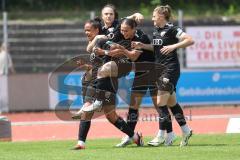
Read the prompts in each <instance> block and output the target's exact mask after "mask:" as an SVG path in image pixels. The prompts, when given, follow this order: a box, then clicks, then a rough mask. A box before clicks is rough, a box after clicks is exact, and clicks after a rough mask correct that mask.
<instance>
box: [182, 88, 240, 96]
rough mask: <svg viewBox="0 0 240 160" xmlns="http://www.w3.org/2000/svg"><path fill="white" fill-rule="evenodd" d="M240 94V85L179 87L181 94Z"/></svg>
mask: <svg viewBox="0 0 240 160" xmlns="http://www.w3.org/2000/svg"><path fill="white" fill-rule="evenodd" d="M236 94H240V87H236V88H235V87H234V88H233V87H224V88H218V87H214V88H210V87H208V88H199V87H196V88H184V87H180V88H179V95H180V96H216V95H236Z"/></svg>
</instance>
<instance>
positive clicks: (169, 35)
mask: <svg viewBox="0 0 240 160" xmlns="http://www.w3.org/2000/svg"><path fill="white" fill-rule="evenodd" d="M182 33H183V30H182V29H181V28H179V27H177V26H174V25H173V24H171V23H167V24H166V25H165V26H164V27H163V28H155V29H154V32H153V41H152V44H153V46H154V54H155V61H156V62H157V63H161V64H164V65H169V64H172V63H175V64H179V61H178V56H177V51H176V50H174V51H173V52H172V53H169V54H167V55H163V54H162V53H161V52H160V49H161V48H162V47H163V46H167V45H172V44H175V43H177V42H178V37H179V36H180V35H181V34H182Z"/></svg>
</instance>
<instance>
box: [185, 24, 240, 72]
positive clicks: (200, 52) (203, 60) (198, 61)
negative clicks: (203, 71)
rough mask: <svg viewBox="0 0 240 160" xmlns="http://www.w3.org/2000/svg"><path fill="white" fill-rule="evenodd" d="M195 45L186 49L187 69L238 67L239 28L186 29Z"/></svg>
mask: <svg viewBox="0 0 240 160" xmlns="http://www.w3.org/2000/svg"><path fill="white" fill-rule="evenodd" d="M187 33H188V34H190V35H192V36H193V39H194V41H195V44H194V45H192V46H190V47H188V48H187V49H186V55H187V56H186V57H187V66H188V67H201V68H202V67H236V66H240V26H215V27H211V26H209V27H188V28H187Z"/></svg>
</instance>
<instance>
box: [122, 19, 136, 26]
mask: <svg viewBox="0 0 240 160" xmlns="http://www.w3.org/2000/svg"><path fill="white" fill-rule="evenodd" d="M123 23H125V24H127V25H128V26H130V27H131V28H132V29H133V28H136V27H137V22H136V21H135V20H134V19H129V18H125V19H123V20H122V22H121V24H123Z"/></svg>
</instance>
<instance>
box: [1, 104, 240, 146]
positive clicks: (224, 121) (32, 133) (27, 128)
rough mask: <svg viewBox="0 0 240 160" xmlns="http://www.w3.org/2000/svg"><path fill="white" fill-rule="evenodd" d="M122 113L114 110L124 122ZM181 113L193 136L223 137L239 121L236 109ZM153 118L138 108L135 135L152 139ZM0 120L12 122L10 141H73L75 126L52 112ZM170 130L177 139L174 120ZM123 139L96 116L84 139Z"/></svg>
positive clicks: (155, 125) (199, 109) (239, 111)
mask: <svg viewBox="0 0 240 160" xmlns="http://www.w3.org/2000/svg"><path fill="white" fill-rule="evenodd" d="M126 112H127V110H126V109H119V110H118V113H119V114H120V115H121V116H122V117H124V118H126ZM184 113H185V116H186V118H187V119H188V120H187V122H188V124H189V126H190V127H191V128H192V129H193V131H194V134H210V133H226V128H227V125H228V121H229V119H230V118H232V117H240V107H230V106H226V107H216V106H215V107H194V108H185V109H184ZM153 115H157V113H156V111H155V109H153V108H142V109H141V111H140V118H139V122H138V124H137V128H136V131H141V132H142V133H143V135H144V136H154V135H155V134H156V132H157V131H158V122H157V121H156V120H155V118H154V116H153ZM4 116H7V118H8V119H9V120H10V121H11V122H12V141H42V140H67V139H71V140H74V139H77V135H78V126H79V122H78V121H62V120H60V119H59V118H58V117H57V116H56V114H55V113H54V112H36V113H34V112H30V113H11V114H4ZM150 116H151V117H152V119H151V120H150V119H149V118H150ZM173 130H174V132H175V133H176V134H177V135H180V134H181V131H180V128H179V126H178V125H177V123H176V121H175V120H174V121H173ZM123 135H124V134H123V133H121V132H120V131H119V130H118V129H116V128H115V127H114V126H113V125H112V124H110V123H109V122H108V121H107V120H106V118H105V117H104V116H100V117H97V118H95V119H93V121H92V125H91V128H90V132H89V135H88V139H94V138H114V137H122V136H123Z"/></svg>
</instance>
